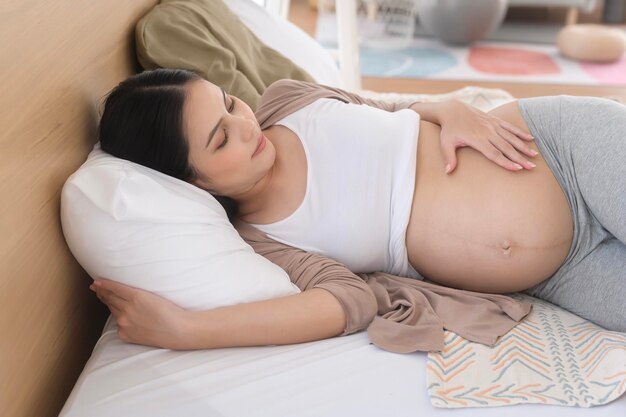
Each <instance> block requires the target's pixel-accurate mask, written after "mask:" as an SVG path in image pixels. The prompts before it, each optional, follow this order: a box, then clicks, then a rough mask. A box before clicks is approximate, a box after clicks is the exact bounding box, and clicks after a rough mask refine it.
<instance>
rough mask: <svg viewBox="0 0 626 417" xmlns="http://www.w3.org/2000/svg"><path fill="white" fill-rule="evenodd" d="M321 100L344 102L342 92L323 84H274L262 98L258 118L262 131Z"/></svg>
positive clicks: (284, 81)
mask: <svg viewBox="0 0 626 417" xmlns="http://www.w3.org/2000/svg"><path fill="white" fill-rule="evenodd" d="M321 98H337V99H340V100H343V98H342V95H341V92H340V91H339V90H337V89H334V88H332V87H328V86H325V85H321V84H315V83H310V82H306V81H296V80H279V81H275V82H274V83H272V84H271V85H270V86H269V87H268V88H267V89H266V90H265V92H264V93H263V95H262V96H261V100H260V103H259V107H258V108H257V110H256V118H257V120H258V121H259V124H260V125H261V128H262V129H266V128H268V127H269V126H271V125H273V124H275V123H276V122H278V121H280V120H281V119H283V118H284V117H286V116H288V115H289V114H291V113H293V112H295V111H297V110H299V109H301V108H303V107H305V106H306V105H308V104H310V103H313V102H314V101H316V100H318V99H321Z"/></svg>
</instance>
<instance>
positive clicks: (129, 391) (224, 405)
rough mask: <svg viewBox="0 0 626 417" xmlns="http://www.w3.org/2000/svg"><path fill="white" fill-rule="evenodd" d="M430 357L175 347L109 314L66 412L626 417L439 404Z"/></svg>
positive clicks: (367, 350) (616, 411)
mask: <svg viewBox="0 0 626 417" xmlns="http://www.w3.org/2000/svg"><path fill="white" fill-rule="evenodd" d="M426 357H427V355H426V354H425V353H415V354H394V353H389V352H385V351H382V350H380V349H378V348H376V347H375V346H373V345H370V344H369V342H368V339H367V334H366V333H365V332H361V333H358V334H355V335H351V336H347V337H338V338H334V339H329V340H324V341H319V342H312V343H305V344H300V345H290V346H269V347H255V348H231V349H215V350H205V351H189V352H181V351H169V350H164V349H154V348H148V347H144V346H138V345H131V344H125V343H123V342H122V341H120V340H119V338H118V337H117V334H116V327H115V322H114V320H112V319H109V321H108V322H107V324H106V326H105V328H104V331H103V334H102V337H101V338H100V340H99V341H98V343H97V345H96V347H95V348H94V351H93V354H92V356H91V358H90V359H89V361H88V363H87V365H86V366H85V369H84V370H83V372H82V374H81V376H80V378H79V380H78V382H77V383H76V386H75V387H74V389H73V391H72V393H71V395H70V397H69V398H68V400H67V402H66V404H65V407H64V408H63V410H62V411H61V414H60V416H61V417H100V416H107V417H108V416H120V415H127V416H133V417H157V416H175V417H195V416H202V417H212V416H225V417H244V416H245V417H255V416H263V417H283V416H284V417H295V416H298V417H321V416H324V417H332V416H338V417H351V416H355V417H356V416H358V417H369V416H371V417H380V416H384V415H386V416H394V417H404V416H407V417H408V416H411V417H416V416H440V415H446V416H463V417H465V416H468V417H469V416H480V417H489V416H498V417H500V416H502V415H506V416H507V417H515V416H519V417H528V416H529V415H532V416H533V417H542V416H555V415H558V416H559V417H569V416H586V417H589V416H591V417H594V416H597V417H600V416H602V417H623V416H626V395H623V396H622V397H621V398H619V399H618V400H616V401H614V402H612V403H610V404H607V405H604V406H601V407H595V408H590V409H589V408H573V407H557V406H542V405H516V406H510V407H506V409H504V408H502V407H492V408H465V409H455V410H445V409H437V408H434V407H433V406H431V405H430V401H429V398H428V394H427V392H426V369H425V364H426ZM503 413H504V414H503Z"/></svg>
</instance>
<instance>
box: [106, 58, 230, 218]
mask: <svg viewBox="0 0 626 417" xmlns="http://www.w3.org/2000/svg"><path fill="white" fill-rule="evenodd" d="M200 79H201V77H200V76H199V75H197V74H195V73H193V72H191V71H187V70H181V69H156V70H152V71H144V72H142V73H139V74H136V75H133V76H132V77H130V78H128V79H126V80H124V81H122V82H121V83H120V84H119V85H118V86H117V87H115V88H114V89H113V90H111V92H110V93H109V94H108V95H107V97H106V99H105V102H104V111H103V113H102V117H101V119H100V126H99V131H98V135H99V139H100V146H101V147H102V150H103V151H105V152H108V153H110V154H111V155H113V156H116V157H118V158H123V159H127V160H129V161H132V162H136V163H138V164H141V165H144V166H147V167H148V168H152V169H155V170H157V171H160V172H162V173H164V174H167V175H170V176H172V177H174V178H178V179H181V180H183V181H187V182H191V181H192V180H193V179H195V177H196V172H195V171H194V169H193V167H192V166H191V164H190V163H189V143H188V141H187V138H186V137H185V133H184V129H183V106H184V104H185V97H186V90H185V86H186V85H187V84H188V83H190V82H192V81H197V80H200ZM215 198H216V199H217V200H218V201H219V202H220V204H222V206H223V207H224V209H225V210H226V213H227V214H228V217H229V219H232V218H233V217H234V216H236V215H237V212H238V204H237V203H236V202H235V201H234V200H233V199H231V198H228V197H223V196H215Z"/></svg>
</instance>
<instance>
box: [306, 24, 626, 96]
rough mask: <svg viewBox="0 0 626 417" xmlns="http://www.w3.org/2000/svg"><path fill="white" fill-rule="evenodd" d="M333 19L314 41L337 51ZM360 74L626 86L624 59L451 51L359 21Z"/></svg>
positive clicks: (515, 50) (488, 45) (503, 45)
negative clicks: (609, 60) (608, 60)
mask: <svg viewBox="0 0 626 417" xmlns="http://www.w3.org/2000/svg"><path fill="white" fill-rule="evenodd" d="M335 20H336V19H335V15H334V14H330V13H328V14H320V16H319V18H318V24H317V34H316V39H317V40H318V41H319V42H320V43H321V44H322V45H324V46H325V47H328V48H330V49H332V48H336V45H337V41H336V33H337V30H336V22H335ZM358 26H359V37H360V40H361V43H360V44H361V46H360V65H361V74H362V75H364V76H372V77H388V78H421V79H438V80H472V81H473V80H476V81H502V82H519V83H550V84H574V85H598V84H600V85H616V86H620V85H626V55H625V56H623V57H622V59H620V60H618V61H616V62H613V63H608V64H597V63H591V62H582V61H574V60H569V59H566V58H564V57H562V56H560V55H559V53H558V51H557V48H556V45H554V44H541V43H531V42H497V41H480V42H477V43H475V44H473V45H470V46H452V45H447V44H444V43H442V42H440V41H439V40H437V39H435V38H432V37H421V36H420V37H413V38H411V39H399V38H394V37H389V36H385V35H384V34H383V35H381V32H380V27H376V25H375V23H368V22H367V19H365V18H359V19H358Z"/></svg>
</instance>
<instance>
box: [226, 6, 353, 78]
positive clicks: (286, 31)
mask: <svg viewBox="0 0 626 417" xmlns="http://www.w3.org/2000/svg"><path fill="white" fill-rule="evenodd" d="M225 3H226V5H227V6H228V8H229V9H231V11H232V12H233V13H235V14H236V15H237V16H238V17H239V19H241V21H242V22H243V23H244V24H245V25H246V26H247V27H248V29H250V30H251V31H252V32H253V33H254V34H255V35H256V36H257V37H258V38H259V39H260V40H261V42H263V43H265V44H266V45H267V46H269V47H270V48H272V49H274V50H276V51H278V52H280V53H281V54H283V55H284V56H286V57H287V58H289V59H290V60H292V61H293V62H294V63H295V64H296V65H298V66H300V67H301V68H302V69H304V70H305V71H306V72H308V73H309V74H310V75H311V76H312V77H313V78H314V79H315V81H317V82H318V83H320V84H325V85H329V86H332V87H339V88H343V87H344V84H343V82H342V79H341V73H340V72H339V68H338V67H337V64H336V63H335V61H334V60H333V58H332V56H331V55H330V53H329V52H328V51H327V50H325V49H324V48H323V47H322V46H321V45H320V44H319V43H318V42H317V41H316V40H315V39H313V38H312V37H310V36H309V35H307V34H306V33H305V32H304V31H303V30H302V29H300V28H299V27H297V26H296V25H294V24H293V23H291V22H289V21H287V20H285V19H281V18H280V17H279V16H275V15H273V14H272V13H270V12H268V11H267V10H265V9H264V8H263V7H262V6H259V5H258V4H256V3H254V2H253V1H252V0H225Z"/></svg>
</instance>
